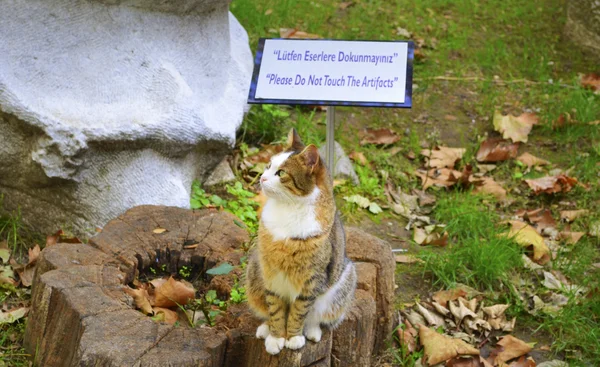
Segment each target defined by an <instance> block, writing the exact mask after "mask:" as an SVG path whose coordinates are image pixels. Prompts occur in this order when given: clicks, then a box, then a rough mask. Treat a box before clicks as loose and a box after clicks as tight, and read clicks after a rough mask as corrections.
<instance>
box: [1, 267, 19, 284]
mask: <svg viewBox="0 0 600 367" xmlns="http://www.w3.org/2000/svg"><path fill="white" fill-rule="evenodd" d="M14 278H15V272H14V271H13V269H12V267H11V266H9V265H0V284H10V285H14V286H16V285H18V284H19V282H18V281H16V280H15V279H14Z"/></svg>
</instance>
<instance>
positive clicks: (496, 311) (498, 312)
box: [483, 304, 510, 319]
mask: <svg viewBox="0 0 600 367" xmlns="http://www.w3.org/2000/svg"><path fill="white" fill-rule="evenodd" d="M509 307H510V305H503V304H498V305H493V306H488V307H484V308H483V312H484V313H485V314H486V315H488V316H489V317H490V318H492V319H495V318H498V317H500V316H502V315H504V311H506V310H507V309H508V308H509Z"/></svg>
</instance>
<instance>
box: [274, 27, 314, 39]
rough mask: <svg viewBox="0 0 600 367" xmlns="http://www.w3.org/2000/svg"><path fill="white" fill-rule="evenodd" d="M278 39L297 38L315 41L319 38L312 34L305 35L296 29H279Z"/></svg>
mask: <svg viewBox="0 0 600 367" xmlns="http://www.w3.org/2000/svg"><path fill="white" fill-rule="evenodd" d="M279 37H281V38H298V39H305V38H308V39H317V38H321V36H319V35H317V34H313V33H306V32H302V31H299V30H297V29H296V28H279Z"/></svg>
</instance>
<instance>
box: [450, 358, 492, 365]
mask: <svg viewBox="0 0 600 367" xmlns="http://www.w3.org/2000/svg"><path fill="white" fill-rule="evenodd" d="M480 358H481V357H475V358H473V357H469V358H464V357H456V358H453V359H451V360H449V361H448V362H446V367H482V366H484V364H483V363H482V362H481V360H480Z"/></svg>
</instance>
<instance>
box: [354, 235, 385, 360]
mask: <svg viewBox="0 0 600 367" xmlns="http://www.w3.org/2000/svg"><path fill="white" fill-rule="evenodd" d="M346 251H347V254H348V257H349V258H350V259H351V260H352V261H355V262H357V263H361V262H362V263H368V264H372V265H374V266H375V267H376V268H377V280H376V283H375V286H376V295H377V296H376V298H375V301H376V304H377V317H378V319H377V326H376V333H375V344H374V352H373V354H377V353H380V352H382V351H383V350H384V349H385V348H386V341H387V340H389V338H391V336H392V330H393V328H394V325H395V322H396V316H395V314H394V271H395V269H396V263H395V261H394V257H393V256H392V249H391V247H390V244H389V243H387V242H385V241H383V240H381V239H379V238H377V237H375V236H372V235H370V234H368V233H366V232H364V231H362V230H360V229H358V228H353V227H347V228H346ZM365 270H366V269H365ZM357 274H358V275H359V279H361V278H362V275H361V274H360V273H357ZM362 279H364V278H362ZM361 283H363V284H364V281H360V280H359V283H358V284H359V285H360V284H361Z"/></svg>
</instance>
